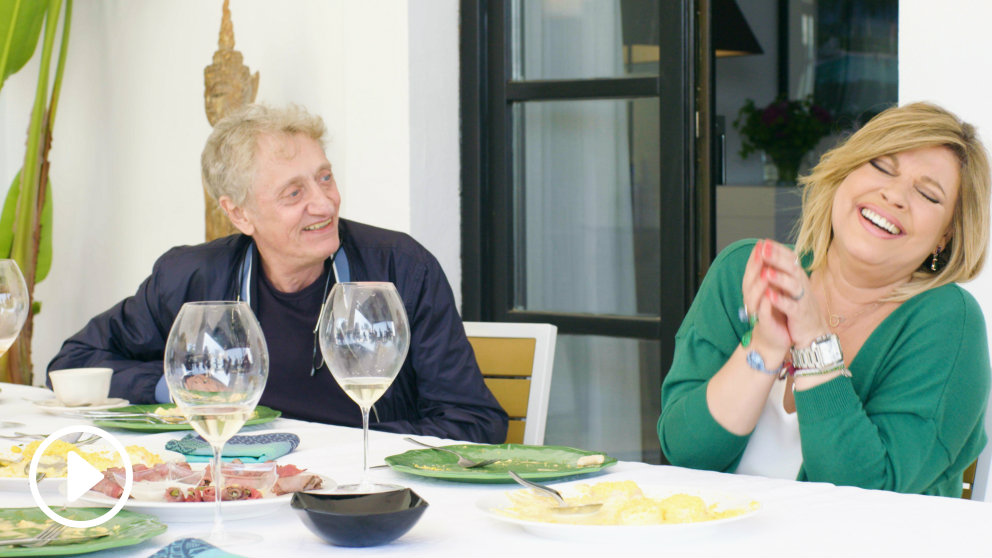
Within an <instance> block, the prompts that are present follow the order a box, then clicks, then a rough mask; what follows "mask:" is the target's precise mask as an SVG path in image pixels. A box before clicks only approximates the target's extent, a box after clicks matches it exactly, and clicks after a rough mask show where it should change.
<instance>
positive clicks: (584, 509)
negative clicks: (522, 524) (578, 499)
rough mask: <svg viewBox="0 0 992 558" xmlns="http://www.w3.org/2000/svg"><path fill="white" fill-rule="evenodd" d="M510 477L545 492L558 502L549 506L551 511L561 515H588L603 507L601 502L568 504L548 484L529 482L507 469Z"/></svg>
mask: <svg viewBox="0 0 992 558" xmlns="http://www.w3.org/2000/svg"><path fill="white" fill-rule="evenodd" d="M507 473H509V474H510V477H512V478H513V480H515V481H517V482H518V483H520V484H522V485H523V486H526V487H527V488H533V489H534V490H537V491H539V492H544V493H545V494H547V495H549V496H551V497H552V498H554V499H555V501H557V502H558V507H556V508H550V509H551V511H552V512H554V513H558V514H562V515H590V514H594V513H596V512H598V511H599V508H602V507H603V504H602V503H596V504H569V503H568V502H566V501H565V498H564V497H562V495H561V493H560V492H558V491H557V490H555V489H554V488H551V487H550V486H545V485H543V484H538V483H536V482H531V481H529V480H527V479H525V478H523V477H521V476H520V475H518V474H516V473H514V472H513V471H507Z"/></svg>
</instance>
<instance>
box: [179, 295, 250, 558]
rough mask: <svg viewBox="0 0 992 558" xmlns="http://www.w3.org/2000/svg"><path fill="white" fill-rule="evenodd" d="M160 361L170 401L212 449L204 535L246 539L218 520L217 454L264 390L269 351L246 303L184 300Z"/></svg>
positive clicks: (215, 538) (223, 540)
mask: <svg viewBox="0 0 992 558" xmlns="http://www.w3.org/2000/svg"><path fill="white" fill-rule="evenodd" d="M163 362H164V365H165V381H166V383H167V384H168V385H169V393H170V394H171V395H172V399H173V401H175V402H176V405H177V406H178V407H179V409H180V410H181V411H182V413H183V415H185V416H186V418H187V419H188V420H189V423H190V424H191V425H192V426H193V429H194V430H196V431H197V432H198V433H199V434H200V436H202V437H203V439H204V440H206V441H207V442H208V443H209V444H210V447H211V449H212V450H213V460H212V461H211V470H212V474H213V480H214V502H215V505H214V524H213V530H212V531H211V532H210V534H209V535H208V536H207V539H208V540H210V542H212V543H215V544H216V543H222V544H231V543H233V542H245V540H246V537H245V536H244V535H242V534H240V533H239V534H238V535H237V536H234V535H233V534H230V533H227V532H226V531H225V530H224V526H223V523H222V520H221V507H220V506H221V504H220V503H221V491H222V489H223V486H224V485H223V482H222V474H221V452H222V450H223V449H224V444H225V443H226V442H227V440H228V439H230V438H231V436H233V435H234V434H235V433H236V432H238V431H239V430H241V427H242V426H244V424H245V421H247V420H248V419H249V418H250V417H251V415H252V413H253V412H254V411H255V406H256V405H257V404H258V400H259V398H260V397H261V396H262V390H264V389H265V380H266V379H267V378H268V375H269V352H268V348H267V347H266V344H265V337H264V336H263V334H262V328H261V326H259V325H258V320H256V319H255V314H254V313H253V312H252V311H251V308H250V307H249V306H248V304H247V303H245V302H225V301H220V302H187V303H186V304H183V307H182V308H181V309H180V310H179V314H178V315H177V316H176V320H175V322H173V324H172V331H170V332H169V339H168V341H167V342H166V344H165V356H164V359H163ZM249 538H250V537H249ZM255 538H256V540H258V539H260V537H255Z"/></svg>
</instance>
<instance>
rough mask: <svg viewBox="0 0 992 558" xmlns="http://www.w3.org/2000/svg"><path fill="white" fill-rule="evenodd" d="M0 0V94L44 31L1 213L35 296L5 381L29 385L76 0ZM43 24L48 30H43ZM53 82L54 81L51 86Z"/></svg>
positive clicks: (1, 230)
mask: <svg viewBox="0 0 992 558" xmlns="http://www.w3.org/2000/svg"><path fill="white" fill-rule="evenodd" d="M64 4H65V9H64V10H63V1H62V0H0V93H2V91H3V84H4V82H6V80H7V77H8V76H10V75H11V74H13V73H15V72H17V71H18V70H20V69H21V68H22V67H23V66H24V65H25V64H26V63H27V62H28V60H30V59H31V57H32V56H33V55H34V52H35V48H36V46H37V44H38V41H39V36H41V54H40V57H41V59H40V61H39V62H40V64H39V71H38V84H37V87H36V88H35V97H34V103H33V106H32V107H31V119H30V125H29V127H28V137H27V144H26V150H25V154H24V165H23V166H22V167H21V170H20V172H18V173H17V175H16V176H15V177H14V181H13V183H12V184H11V185H10V189H9V190H8V191H7V198H6V200H5V201H4V204H3V211H2V213H0V258H12V259H13V260H15V261H16V262H17V265H18V266H20V268H21V272H22V273H23V274H24V280H25V282H26V283H27V286H28V293H29V294H30V296H31V310H32V311H31V312H29V314H28V318H27V321H26V322H25V323H24V328H23V329H22V330H21V334H20V335H19V336H18V338H17V341H16V342H14V344H13V345H12V346H11V347H10V350H9V351H8V352H7V354H5V355H4V356H3V357H2V358H0V381H4V382H14V383H22V384H27V383H31V380H32V369H33V367H32V364H31V337H32V331H33V329H34V320H33V316H34V314H36V313H37V312H38V311H39V310H40V308H41V306H40V304H39V303H38V302H37V301H35V300H34V286H35V284H36V283H38V282H39V281H41V280H42V279H44V278H45V276H46V275H48V271H49V269H50V268H51V265H52V194H51V183H50V181H49V179H48V151H49V149H50V148H51V146H52V127H53V125H54V122H55V109H56V108H57V106H58V100H59V90H60V89H61V86H62V73H63V70H64V69H65V58H66V53H67V47H68V46H69V28H70V25H69V24H70V21H71V19H72V0H65V3H64ZM60 21H61V23H62V38H61V43H60V45H59V49H58V61H57V63H56V67H55V74H54V77H52V79H51V80H50V79H49V78H50V75H51V73H52V72H51V65H52V55H53V52H54V47H55V36H56V34H57V31H58V27H59V23H60ZM42 27H44V33H43V34H42ZM49 83H51V85H49Z"/></svg>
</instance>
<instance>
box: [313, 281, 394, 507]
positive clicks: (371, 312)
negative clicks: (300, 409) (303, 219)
mask: <svg viewBox="0 0 992 558" xmlns="http://www.w3.org/2000/svg"><path fill="white" fill-rule="evenodd" d="M317 328H318V337H319V339H320V350H321V352H322V353H323V355H324V360H325V361H326V362H327V367H328V368H329V369H330V371H331V374H332V375H333V376H334V379H335V380H336V381H337V383H338V385H340V386H341V389H343V390H344V392H345V393H347V394H348V397H351V398H352V399H353V400H354V401H355V403H358V406H359V408H361V410H362V440H363V443H364V446H363V448H364V451H363V453H362V480H361V482H360V483H359V484H357V485H345V486H342V487H339V490H341V491H343V492H362V493H366V492H377V491H381V490H388V489H391V488H392V487H383V486H379V485H376V484H374V483H370V482H369V481H368V474H369V410H370V409H371V408H372V405H373V404H374V403H375V402H376V401H378V399H379V398H380V397H382V394H383V393H385V391H386V390H387V389H388V388H389V386H390V384H392V383H393V379H395V378H396V374H398V373H399V371H400V367H402V366H403V361H404V360H406V353H407V350H408V349H409V348H410V323H409V321H408V320H407V317H406V309H405V308H404V307H403V301H402V300H401V299H400V295H399V293H398V292H396V287H395V286H394V285H393V284H392V283H338V284H336V285H334V288H333V289H331V292H330V294H328V295H327V300H326V301H325V302H324V307H323V309H321V312H320V321H319V322H318V323H317Z"/></svg>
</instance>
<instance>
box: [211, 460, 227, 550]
mask: <svg viewBox="0 0 992 558" xmlns="http://www.w3.org/2000/svg"><path fill="white" fill-rule="evenodd" d="M210 448H211V449H212V450H213V452H214V455H213V460H212V461H211V470H212V473H213V483H214V528H213V529H212V530H211V531H210V538H212V539H214V540H220V539H222V538H224V525H223V523H222V521H221V515H220V502H221V489H222V488H223V484H224V482H223V480H224V479H223V477H222V475H221V459H220V457H221V455H222V454H223V452H224V442H221V443H220V444H213V443H211V444H210Z"/></svg>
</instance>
